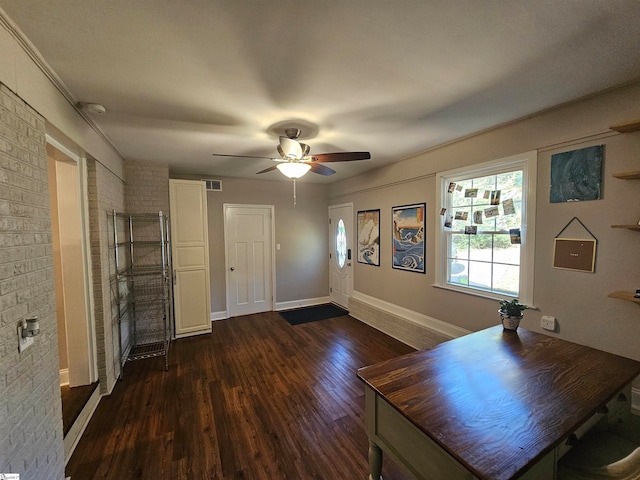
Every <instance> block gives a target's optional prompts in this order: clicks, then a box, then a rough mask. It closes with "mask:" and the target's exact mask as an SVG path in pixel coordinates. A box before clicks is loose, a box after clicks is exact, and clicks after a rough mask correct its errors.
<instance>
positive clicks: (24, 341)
mask: <svg viewBox="0 0 640 480" xmlns="http://www.w3.org/2000/svg"><path fill="white" fill-rule="evenodd" d="M31 345H33V337H26V338H22V324H20V325H18V351H19V352H20V353H22V352H24V351H25V350H26V349H27V348H29V347H30V346H31Z"/></svg>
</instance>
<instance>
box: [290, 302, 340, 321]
mask: <svg viewBox="0 0 640 480" xmlns="http://www.w3.org/2000/svg"><path fill="white" fill-rule="evenodd" d="M279 313H280V316H281V317H282V318H284V319H285V320H286V321H287V322H289V323H290V324H291V325H299V324H301V323H308V322H315V321H316V320H326V319H327V318H333V317H341V316H343V315H347V314H348V313H349V312H348V311H346V310H345V309H343V308H340V307H338V306H337V305H334V304H332V303H327V304H325V305H315V306H313V307H304V308H296V309H295V310H285V311H284V312H279Z"/></svg>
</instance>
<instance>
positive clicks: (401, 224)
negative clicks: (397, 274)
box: [392, 203, 426, 273]
mask: <svg viewBox="0 0 640 480" xmlns="http://www.w3.org/2000/svg"><path fill="white" fill-rule="evenodd" d="M392 210H393V215H392V220H393V221H392V225H393V232H392V236H393V264H392V266H393V268H397V269H400V270H408V271H410V272H418V273H425V267H424V245H425V244H424V239H425V231H424V226H425V225H424V216H425V212H426V204H425V203H417V204H415V205H405V206H402V207H393V209H392Z"/></svg>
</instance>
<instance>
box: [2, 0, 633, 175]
mask: <svg viewBox="0 0 640 480" xmlns="http://www.w3.org/2000/svg"><path fill="white" fill-rule="evenodd" d="M0 8H2V9H3V10H4V11H5V12H6V14H7V15H8V16H9V17H10V18H11V19H12V20H13V22H15V23H16V24H17V26H18V27H19V29H21V30H22V32H24V34H25V35H26V36H27V37H28V39H29V40H30V41H31V42H32V43H33V45H34V46H35V47H36V48H37V49H38V50H39V52H40V53H41V55H42V56H43V57H44V59H45V60H46V62H47V63H48V64H49V65H50V67H51V68H52V69H53V70H54V71H55V72H56V73H57V75H58V76H59V77H60V78H61V79H62V81H63V82H64V84H65V85H66V87H67V88H68V90H69V92H70V93H71V95H72V96H73V97H74V98H75V99H77V100H78V101H79V102H97V103H101V104H103V105H104V106H106V107H107V109H108V111H107V113H106V114H103V115H95V114H92V117H93V119H94V120H95V122H96V123H97V124H98V125H99V127H100V128H101V129H102V130H103V132H104V133H105V134H106V136H107V137H108V138H109V139H110V140H111V141H112V142H113V144H114V145H115V146H116V147H117V149H118V150H119V151H120V153H121V154H122V155H123V156H124V157H125V158H128V159H136V160H149V161H157V162H166V163H168V164H169V165H170V169H171V170H172V171H175V172H188V173H198V174H202V175H204V176H207V177H215V176H236V177H242V176H247V177H251V178H256V177H255V173H256V172H258V171H259V170H262V169H263V168H266V167H268V166H270V165H272V164H271V162H270V161H269V160H256V159H247V158H221V157H214V156H212V155H211V154H212V153H226V154H244V155H264V156H277V153H276V150H275V147H276V144H277V134H274V133H273V128H271V129H270V127H271V126H273V125H274V124H281V123H282V122H285V121H291V122H290V123H291V124H292V125H296V124H300V125H301V126H302V127H303V137H305V136H306V137H307V140H306V143H308V144H310V145H311V153H328V152H337V151H362V150H366V151H370V152H371V156H372V159H371V160H368V161H360V162H351V163H333V164H331V167H332V168H334V169H335V170H337V174H336V175H333V176H332V177H321V176H320V175H314V174H308V175H306V177H305V178H304V179H303V181H319V182H323V181H335V180H342V179H344V178H347V177H349V176H352V175H355V174H358V173H361V172H363V171H365V170H366V169H371V168H376V167H379V166H382V165H385V164H388V163H390V162H395V161H398V160H401V159H403V158H406V157H407V156H410V155H412V154H414V153H417V152H419V151H422V150H425V149H428V148H430V147H434V146H437V145H440V144H443V143H446V142H449V141H451V140H454V139H457V138H460V137H463V136H466V135H469V134H471V133H474V132H477V131H480V130H484V129H487V128H490V127H492V126H495V125H499V124H502V123H505V122H509V121H511V120H514V119H517V118H521V117H524V116H526V115H529V114H532V113H534V112H537V111H540V110H543V109H546V108H549V107H551V106H554V105H557V104H560V103H564V102H568V101H571V100H574V99H577V98H580V97H583V96H585V95H588V94H591V93H594V92H597V91H601V90H603V89H607V88H609V87H612V86H616V85H620V84H623V83H628V82H630V81H635V80H637V79H640V1H638V0H443V1H437V0H433V1H431V0H396V1H390V0H315V1H312V0H268V1H267V0H180V1H178V0H56V1H50V0H49V1H47V0H0ZM309 125H311V129H309V128H305V127H306V126H309ZM313 130H316V131H317V134H315V135H314V134H313ZM309 131H311V132H312V134H311V135H305V133H306V132H309ZM280 175H281V174H280V173H279V172H278V171H277V170H276V171H273V172H270V173H266V174H263V175H261V176H260V177H259V178H261V179H265V180H267V179H278V180H279V179H281V178H282V177H281V176H280Z"/></svg>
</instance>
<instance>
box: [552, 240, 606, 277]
mask: <svg viewBox="0 0 640 480" xmlns="http://www.w3.org/2000/svg"><path fill="white" fill-rule="evenodd" d="M595 266H596V240H595V239H575V238H556V239H555V242H554V244H553V267H554V268H562V269H564V270H577V271H580V272H588V273H593V272H594V271H595Z"/></svg>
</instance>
